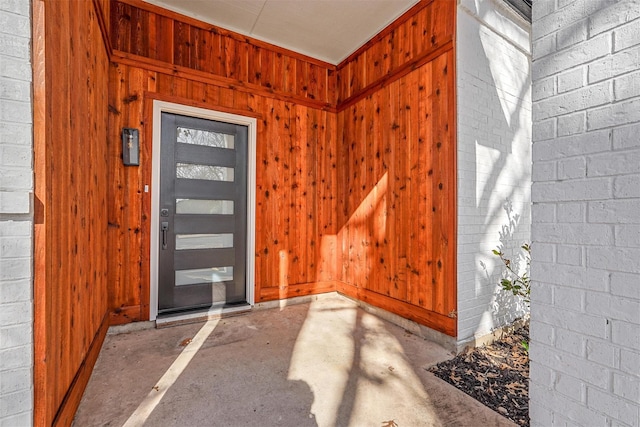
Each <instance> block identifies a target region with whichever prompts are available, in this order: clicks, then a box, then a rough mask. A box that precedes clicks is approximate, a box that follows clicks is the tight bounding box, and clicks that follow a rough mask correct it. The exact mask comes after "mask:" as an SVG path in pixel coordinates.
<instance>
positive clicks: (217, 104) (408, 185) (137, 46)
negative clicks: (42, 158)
mask: <svg viewBox="0 0 640 427" xmlns="http://www.w3.org/2000/svg"><path fill="white" fill-rule="evenodd" d="M454 12H455V2H451V1H448V0H435V1H432V0H425V1H422V2H420V3H419V4H418V5H417V6H415V7H414V8H413V9H411V10H410V11H409V12H407V14H405V15H404V16H403V17H401V18H400V19H399V20H397V21H396V22H395V23H394V24H392V25H391V26H390V27H388V28H387V29H385V30H383V31H382V32H381V33H380V34H379V35H378V36H376V37H374V38H373V39H372V40H371V41H370V42H369V43H367V44H366V45H365V46H363V47H362V48H361V49H359V50H358V51H357V52H355V53H354V54H352V55H351V56H350V57H349V58H347V59H346V60H345V61H344V62H343V63H341V64H339V65H338V66H337V67H336V66H333V65H331V64H326V63H323V62H321V61H318V60H315V59H313V58H308V57H305V56H302V55H299V54H296V53H294V52H291V51H287V50H285V49H282V48H279V47H275V46H272V45H269V44H267V43H263V42H260V41H256V40H253V39H250V38H248V37H244V36H241V35H238V34H235V33H232V32H230V31H226V30H222V29H219V28H217V27H214V26H211V25H207V24H204V23H202V22H198V21H196V20H193V19H191V18H187V17H184V16H181V15H178V14H175V13H173V12H170V11H167V10H164V9H161V8H157V7H155V6H152V5H149V4H147V3H144V2H141V1H139V0H123V1H112V2H111V19H110V32H111V40H110V42H111V46H112V48H113V55H112V64H111V67H110V70H109V81H110V90H109V138H108V141H109V142H108V147H109V152H108V157H109V158H108V165H109V181H110V183H111V185H110V187H109V201H110V202H109V204H108V205H107V209H108V223H109V224H108V225H109V241H110V242H111V244H110V247H109V253H108V260H109V274H110V275H109V283H110V284H111V288H110V305H111V307H112V308H113V309H114V310H115V312H114V314H113V317H112V323H121V322H128V321H132V320H142V319H145V318H147V316H148V309H149V307H148V299H149V295H148V290H149V244H150V235H149V233H150V232H151V230H150V212H151V210H150V209H151V206H150V193H144V190H143V189H144V185H146V184H150V183H151V167H150V166H151V165H150V161H151V129H152V123H151V103H152V100H153V99H162V100H168V101H172V102H178V103H183V104H187V105H194V106H201V107H204V108H209V109H217V110H221V111H227V112H232V113H237V114H244V115H249V116H254V117H257V118H258V124H259V125H258V138H257V147H258V150H257V189H256V192H257V193H256V196H257V197H256V204H257V217H256V255H255V256H256V300H257V301H267V300H272V299H277V298H287V297H292V296H297V295H308V294H315V293H320V292H327V291H332V290H339V291H341V292H343V293H345V294H348V295H351V296H353V297H356V298H359V299H362V300H365V301H367V302H370V303H371V304H373V305H377V306H380V307H382V308H385V309H387V310H390V311H392V312H395V313H397V314H400V315H403V316H405V317H408V318H411V319H413V320H416V321H418V322H420V323H423V324H426V325H428V326H431V327H434V328H436V329H438V330H440V331H442V332H444V333H447V334H449V335H453V336H455V329H456V321H455V318H454V316H455V309H456V301H455V300H456V298H455V173H456V172H455V171H456V167H455V157H454V156H455V128H454V126H455V117H454V114H455V110H454V106H455V105H454V99H455V98H454V95H455V93H454V90H455V87H454V86H455V70H454V66H455V64H454V55H453V33H454V28H455V25H454V24H455V23H454V16H455V13H454ZM122 127H136V128H140V129H141V142H142V152H141V166H140V167H124V166H122V162H121V152H120V151H121V149H120V146H119V143H118V141H119V132H120V129H121V128H122Z"/></svg>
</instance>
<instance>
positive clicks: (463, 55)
mask: <svg viewBox="0 0 640 427" xmlns="http://www.w3.org/2000/svg"><path fill="white" fill-rule="evenodd" d="M529 33H530V27H529V24H528V23H526V22H525V21H524V20H522V19H521V18H520V17H519V16H518V15H517V14H516V13H515V12H514V11H513V10H512V9H510V8H509V6H506V5H505V3H504V2H503V1H502V0H485V1H482V2H477V1H474V0H462V1H461V2H460V4H459V6H458V22H457V58H456V60H457V86H458V342H459V344H462V343H464V342H467V341H470V340H472V339H473V338H479V337H481V336H483V335H486V334H488V333H490V332H491V331H492V330H494V329H496V328H499V327H502V326H504V325H506V324H509V323H511V322H513V320H515V319H516V318H517V317H522V316H523V315H524V314H525V312H526V307H525V305H524V304H523V302H522V301H519V300H517V299H516V298H514V297H513V296H512V295H507V294H506V293H504V292H502V291H501V290H500V288H499V286H498V283H499V281H500V278H501V274H502V271H503V268H502V263H501V262H500V259H499V258H497V257H496V256H495V255H493V254H492V252H491V251H492V249H495V248H497V247H499V246H500V245H501V244H502V245H504V250H505V253H508V254H510V255H509V256H513V255H514V254H517V253H518V252H520V250H519V248H520V246H521V245H522V243H525V242H529V241H530V188H531V80H530V68H531V64H530V62H531V59H530V40H529V39H530V35H529ZM549 84H550V85H551V86H550V87H541V88H539V92H538V93H537V94H536V96H537V97H538V98H541V99H542V98H544V97H545V94H547V93H553V91H554V90H555V87H554V84H555V82H554V81H553V80H551V79H550V80H549ZM550 126H551V127H553V128H555V121H554V122H549V123H548V124H547V125H545V127H541V128H539V130H538V132H542V133H549V130H548V128H549V127H550ZM551 136H552V135H551V134H549V136H548V137H549V138H551ZM552 166H553V167H554V173H555V168H556V165H555V164H553V165H552ZM507 201H509V202H510V203H511V207H512V213H511V217H512V218H514V217H517V220H515V222H514V226H513V227H512V228H511V229H510V230H508V232H507V235H506V237H505V238H503V239H502V241H501V237H500V233H502V232H503V227H505V226H508V225H509V217H508V215H507V212H506V210H505V203H506V202H507Z"/></svg>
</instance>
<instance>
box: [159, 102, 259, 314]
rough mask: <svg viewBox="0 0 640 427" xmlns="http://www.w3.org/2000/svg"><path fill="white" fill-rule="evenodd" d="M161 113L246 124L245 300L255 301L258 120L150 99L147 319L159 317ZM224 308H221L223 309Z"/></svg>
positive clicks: (252, 303)
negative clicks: (151, 101) (149, 210)
mask: <svg viewBox="0 0 640 427" xmlns="http://www.w3.org/2000/svg"><path fill="white" fill-rule="evenodd" d="M162 113H172V114H181V115H183V116H190V117H197V118H201V119H207V120H216V121H219V122H226V123H233V124H236V125H242V126H247V128H248V129H247V130H248V132H247V144H248V147H247V156H248V158H247V255H246V256H247V271H246V295H247V303H249V305H251V306H252V307H253V305H254V304H255V255H254V254H255V237H256V223H255V217H256V132H257V119H256V118H254V117H247V116H241V115H238V114H231V113H225V112H222V111H215V110H208V109H205V108H199V107H192V106H189V105H183V104H176V103H173V102H167V101H160V100H157V99H154V100H153V120H152V123H153V135H152V146H151V164H152V165H151V230H152V231H151V248H150V250H151V253H150V254H149V255H150V256H149V259H150V260H151V265H150V268H151V271H150V272H149V273H150V284H149V285H150V287H151V289H150V292H149V320H156V319H157V317H158V257H159V255H158V250H159V245H160V238H159V235H158V233H157V230H158V229H159V224H160V212H159V206H160V163H161V157H160V147H161V130H162V126H161V120H162ZM223 311H224V310H223Z"/></svg>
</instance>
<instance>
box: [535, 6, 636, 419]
mask: <svg viewBox="0 0 640 427" xmlns="http://www.w3.org/2000/svg"><path fill="white" fill-rule="evenodd" d="M639 68H640V1H639V0H623V1H611V0H564V1H563V0H535V1H534V2H533V186H532V196H531V197H532V201H533V207H532V237H533V245H534V246H533V247H534V251H533V264H532V278H533V281H534V283H533V289H532V302H531V345H530V348H531V350H530V356H531V383H530V399H531V400H530V417H531V422H532V425H533V426H545V427H546V426H552V425H572V426H573V425H581V426H638V425H640V71H638V70H639Z"/></svg>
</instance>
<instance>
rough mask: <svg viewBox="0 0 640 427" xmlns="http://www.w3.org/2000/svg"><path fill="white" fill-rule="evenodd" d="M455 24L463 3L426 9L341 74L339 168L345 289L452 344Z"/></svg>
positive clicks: (343, 68)
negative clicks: (446, 337)
mask: <svg viewBox="0 0 640 427" xmlns="http://www.w3.org/2000/svg"><path fill="white" fill-rule="evenodd" d="M454 16H455V3H454V2H448V1H441V0H433V1H426V2H422V3H420V4H419V5H418V6H416V8H414V9H413V14H405V15H404V17H403V18H402V19H401V20H399V21H397V22H396V23H395V24H392V26H391V27H390V28H389V29H387V30H385V31H383V33H381V35H379V36H377V37H375V38H374V39H373V41H372V42H369V43H368V44H366V45H365V46H364V47H363V48H362V49H360V50H359V51H358V52H356V53H354V54H353V55H352V56H351V57H350V58H349V59H348V61H345V62H343V63H342V64H340V65H339V66H338V71H337V73H338V79H337V90H338V91H339V94H338V105H337V110H338V118H337V120H338V124H339V125H338V126H339V129H340V132H341V133H340V136H339V138H340V139H341V142H342V144H341V146H342V147H343V148H342V149H343V155H342V156H339V166H338V167H339V169H340V170H344V171H348V173H343V174H342V175H341V176H340V177H339V178H338V180H339V181H340V182H339V184H338V187H339V190H338V191H339V194H340V193H341V194H344V195H345V197H344V205H343V209H342V212H343V214H344V218H343V225H342V227H341V229H340V231H339V233H338V240H339V241H340V242H341V244H340V245H341V246H342V250H343V252H342V257H343V266H344V268H343V269H342V272H341V276H340V279H339V280H340V282H341V283H343V284H344V286H341V287H339V289H342V291H344V292H345V293H347V294H348V295H350V296H353V297H356V298H359V299H363V298H366V300H367V301H368V302H371V303H372V304H374V305H376V306H379V307H381V308H384V309H387V310H389V311H391V312H394V313H396V314H400V315H402V316H403V317H407V318H410V319H413V320H416V321H419V322H420V323H423V324H425V325H427V326H430V327H432V328H435V329H437V330H440V331H442V332H444V333H446V334H449V335H452V336H455V334H456V327H457V321H456V319H455V317H456V310H457V301H456V298H457V297H456V221H455V217H456V158H455V153H456V140H455V128H454V126H455V120H456V117H455V57H454V50H453V47H454V44H453V28H455V22H454V19H455V18H454ZM402 20H404V21H402ZM345 150H346V152H345ZM411 307H413V308H414V311H415V312H414V313H410V312H411V310H412V309H411ZM427 312H428V313H431V314H429V315H426V314H425V313H427ZM416 313H421V314H416Z"/></svg>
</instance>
